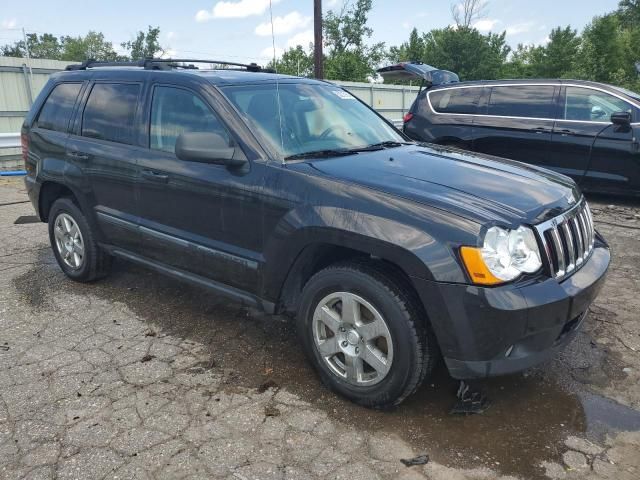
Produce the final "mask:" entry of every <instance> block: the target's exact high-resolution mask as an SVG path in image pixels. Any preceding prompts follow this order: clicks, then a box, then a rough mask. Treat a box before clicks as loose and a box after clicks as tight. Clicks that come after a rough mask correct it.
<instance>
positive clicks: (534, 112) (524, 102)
mask: <svg viewBox="0 0 640 480" xmlns="http://www.w3.org/2000/svg"><path fill="white" fill-rule="evenodd" d="M553 94H554V87H552V86H544V85H527V86H525V85H523V86H510V87H493V88H491V98H490V99H489V109H488V112H487V113H488V114H489V115H494V116H501V117H529V118H548V119H555V113H554V110H555V105H554V101H553Z"/></svg>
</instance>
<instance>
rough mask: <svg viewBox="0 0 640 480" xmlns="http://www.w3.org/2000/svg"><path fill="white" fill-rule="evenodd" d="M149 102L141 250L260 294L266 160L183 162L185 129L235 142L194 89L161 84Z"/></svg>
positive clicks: (143, 162)
mask: <svg viewBox="0 0 640 480" xmlns="http://www.w3.org/2000/svg"><path fill="white" fill-rule="evenodd" d="M151 95H152V97H151V102H150V107H149V110H150V111H149V116H148V118H149V119H150V126H149V149H148V150H147V151H146V153H145V154H144V155H143V156H142V158H141V159H140V161H139V166H140V181H139V186H138V196H139V208H140V230H141V235H142V238H143V242H144V246H145V248H144V253H143V255H144V256H145V257H147V258H149V259H152V260H155V261H157V262H160V263H163V264H165V265H168V266H170V267H173V268H176V269H179V270H185V271H188V272H190V273H194V274H196V275H199V276H202V277H205V278H207V279H208V280H214V281H218V282H220V283H224V284H227V285H231V286H233V287H236V288H239V289H242V290H245V291H249V292H255V291H256V288H257V285H258V275H257V274H258V266H259V265H260V262H261V258H262V256H261V248H262V222H261V217H262V215H261V209H262V202H261V199H260V191H261V180H262V173H263V170H262V169H263V166H262V164H260V163H256V162H251V163H249V164H247V166H246V168H244V169H242V170H233V169H229V168H227V167H226V166H225V165H218V164H211V163H199V162H191V161H183V160H180V159H179V158H177V156H176V155H175V144H176V140H177V138H178V136H179V135H180V134H181V133H184V132H214V133H218V134H220V135H222V136H223V137H224V138H226V139H228V140H229V142H230V144H231V143H232V142H234V139H233V138H232V135H231V134H230V133H229V132H228V130H227V129H226V128H225V127H224V125H223V123H222V122H221V121H220V119H219V117H218V116H217V115H216V113H215V112H214V111H213V109H212V108H211V107H210V106H209V105H208V104H207V102H206V101H205V100H204V99H203V98H202V97H201V96H200V95H198V94H197V93H196V92H194V91H192V90H189V89H186V88H182V87H176V86H164V85H155V86H154V87H153V88H152V91H151Z"/></svg>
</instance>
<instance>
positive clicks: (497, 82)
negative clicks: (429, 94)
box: [430, 78, 631, 96]
mask: <svg viewBox="0 0 640 480" xmlns="http://www.w3.org/2000/svg"><path fill="white" fill-rule="evenodd" d="M549 83H551V84H558V85H561V84H572V85H584V86H591V87H597V88H601V89H605V90H610V91H613V92H616V93H619V94H620V93H623V94H626V95H629V96H631V95H630V92H625V91H624V89H621V88H619V87H616V86H614V85H608V84H606V83H598V82H593V81H590V80H573V79H569V78H561V79H560V78H517V79H501V80H474V81H469V82H460V83H452V84H445V85H437V86H434V87H432V88H431V89H430V91H433V90H441V89H445V88H460V87H473V86H479V87H482V86H491V85H504V84H509V85H518V84H525V85H531V84H533V85H544V84H549Z"/></svg>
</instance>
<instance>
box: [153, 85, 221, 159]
mask: <svg viewBox="0 0 640 480" xmlns="http://www.w3.org/2000/svg"><path fill="white" fill-rule="evenodd" d="M185 132H209V133H217V134H218V135H220V136H222V138H224V139H225V140H227V142H230V141H231V140H230V137H229V134H228V132H227V131H226V129H225V128H224V126H223V125H222V123H221V122H220V120H218V117H217V116H216V115H215V114H214V113H213V112H212V111H211V109H210V108H209V107H208V106H207V105H206V104H205V103H204V102H203V101H202V100H201V99H200V98H199V97H198V96H197V95H195V94H193V93H191V92H189V91H187V90H182V89H179V88H172V87H156V88H155V89H154V91H153V103H152V106H151V132H150V137H151V138H150V143H149V146H150V148H151V149H153V150H162V151H164V152H170V153H173V152H174V151H175V146H176V140H177V139H178V136H179V135H180V134H181V133H185Z"/></svg>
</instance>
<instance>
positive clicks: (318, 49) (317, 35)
mask: <svg viewBox="0 0 640 480" xmlns="http://www.w3.org/2000/svg"><path fill="white" fill-rule="evenodd" d="M313 64H314V74H315V77H316V78H319V79H323V78H324V66H323V58H322V0H313Z"/></svg>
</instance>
